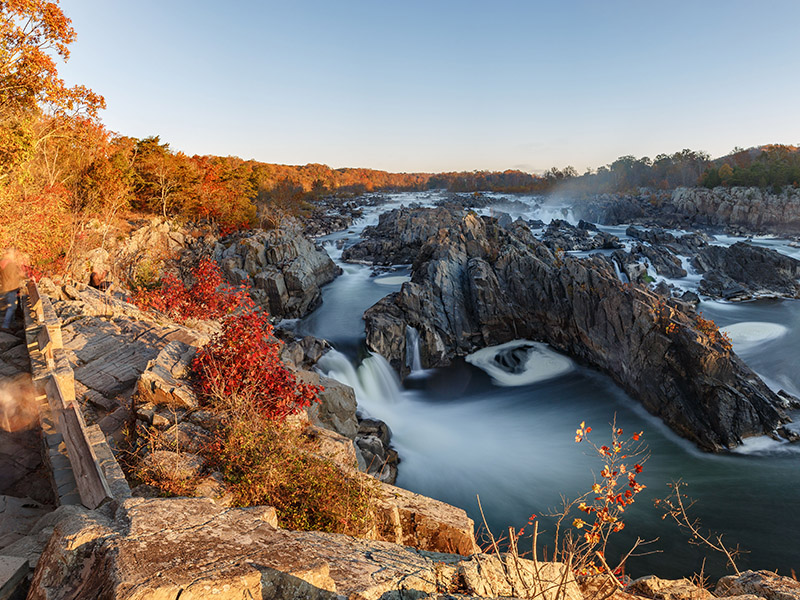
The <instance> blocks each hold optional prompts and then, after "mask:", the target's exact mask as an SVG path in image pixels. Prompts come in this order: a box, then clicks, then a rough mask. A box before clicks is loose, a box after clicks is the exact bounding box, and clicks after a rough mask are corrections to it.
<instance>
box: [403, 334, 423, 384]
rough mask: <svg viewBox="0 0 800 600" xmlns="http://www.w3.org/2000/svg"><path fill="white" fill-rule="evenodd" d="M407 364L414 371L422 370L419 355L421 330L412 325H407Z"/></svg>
mask: <svg viewBox="0 0 800 600" xmlns="http://www.w3.org/2000/svg"><path fill="white" fill-rule="evenodd" d="M406 366H407V367H408V368H409V369H411V372H412V373H416V372H418V371H422V361H421V360H420V357H419V331H417V330H416V329H415V328H414V327H412V326H411V325H406Z"/></svg>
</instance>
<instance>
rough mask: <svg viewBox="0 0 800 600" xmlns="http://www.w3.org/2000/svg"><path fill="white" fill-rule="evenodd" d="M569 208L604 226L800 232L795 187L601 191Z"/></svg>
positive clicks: (798, 193) (799, 200)
mask: <svg viewBox="0 0 800 600" xmlns="http://www.w3.org/2000/svg"><path fill="white" fill-rule="evenodd" d="M574 212H575V214H576V216H579V217H581V218H583V219H586V220H588V221H592V222H595V223H603V224H607V225H617V224H620V223H644V224H656V225H660V226H662V227H671V228H680V229H686V228H704V227H713V228H719V229H728V230H730V231H733V232H737V233H744V234H747V233H775V234H780V235H798V234H800V190H798V189H796V188H788V187H787V188H784V189H783V190H782V191H781V192H780V193H778V194H776V193H773V192H769V191H766V190H762V189H760V188H742V187H734V188H724V187H717V188H714V189H712V190H709V189H706V188H702V187H691V188H685V187H681V188H677V189H675V190H674V191H673V192H672V193H669V192H653V191H646V190H645V191H643V192H642V193H639V194H635V195H630V194H602V195H599V196H592V197H589V198H582V199H580V200H577V201H575V204H574Z"/></svg>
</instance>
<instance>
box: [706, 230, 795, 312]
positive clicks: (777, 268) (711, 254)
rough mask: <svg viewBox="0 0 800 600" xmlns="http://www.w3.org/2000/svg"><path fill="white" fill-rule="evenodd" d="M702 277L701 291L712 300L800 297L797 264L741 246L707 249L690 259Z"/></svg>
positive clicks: (782, 256) (763, 250)
mask: <svg viewBox="0 0 800 600" xmlns="http://www.w3.org/2000/svg"><path fill="white" fill-rule="evenodd" d="M692 266H693V267H694V268H695V269H697V270H698V271H699V272H700V273H703V280H702V282H701V284H700V291H701V292H702V293H704V294H707V295H709V296H713V297H715V298H727V299H740V300H741V299H747V298H750V297H753V296H781V297H788V298H798V297H800V284H798V281H797V279H798V277H800V261H798V260H795V259H793V258H791V257H789V256H784V255H783V254H780V253H778V252H776V251H775V250H772V249H770V248H760V247H758V246H751V245H749V244H746V243H744V242H737V243H736V244H734V245H732V246H730V247H729V248H725V247H722V246H707V247H706V248H703V249H702V250H701V251H700V252H699V253H698V254H697V256H696V257H695V258H694V259H692Z"/></svg>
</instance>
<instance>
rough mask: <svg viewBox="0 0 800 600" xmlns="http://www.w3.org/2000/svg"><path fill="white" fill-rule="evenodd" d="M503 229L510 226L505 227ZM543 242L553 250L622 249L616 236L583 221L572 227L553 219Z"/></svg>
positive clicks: (545, 231) (567, 223)
mask: <svg viewBox="0 0 800 600" xmlns="http://www.w3.org/2000/svg"><path fill="white" fill-rule="evenodd" d="M498 224H500V225H501V226H503V227H506V228H507V226H508V225H510V222H509V223H508V224H507V225H503V224H502V223H501V222H499V221H498ZM542 241H543V242H544V244H545V246H547V247H548V248H550V249H551V250H564V251H566V250H583V251H586V250H597V249H600V248H602V249H605V250H611V249H614V248H622V244H620V242H619V238H618V237H617V236H615V235H611V234H608V233H605V232H604V231H598V230H597V227H595V226H594V225H593V224H592V223H587V222H586V221H581V222H580V223H578V226H577V227H576V226H575V225H572V224H571V223H569V222H568V221H564V220H563V219H553V220H552V221H550V224H549V225H547V228H546V229H545V230H544V235H543V237H542Z"/></svg>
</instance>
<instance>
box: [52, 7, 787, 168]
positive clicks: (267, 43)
mask: <svg viewBox="0 0 800 600" xmlns="http://www.w3.org/2000/svg"><path fill="white" fill-rule="evenodd" d="M61 7H62V9H63V10H64V12H65V14H66V15H67V16H68V17H70V18H71V19H72V21H73V26H74V27H75V29H76V31H77V33H78V39H77V41H76V42H75V44H73V46H72V56H71V58H70V61H69V62H68V63H67V64H66V65H63V66H62V67H61V73H62V75H63V76H64V77H65V79H66V80H67V82H68V83H82V84H85V85H87V86H89V87H91V88H92V89H94V90H95V91H97V92H99V93H101V94H103V95H104V96H105V98H106V101H107V103H108V109H107V110H106V111H104V113H103V120H104V122H105V124H106V125H107V126H108V127H109V128H110V129H111V130H113V131H116V132H119V133H122V134H125V135H131V136H135V137H145V136H148V135H160V136H161V139H162V140H163V141H166V142H169V143H170V145H171V147H172V148H174V149H176V150H181V151H183V152H186V153H187V154H219V155H236V156H241V157H242V158H254V159H257V160H261V161H265V162H276V163H284V164H305V163H309V162H319V163H325V164H328V165H330V166H332V167H345V166H352V167H356V166H358V167H371V168H376V169H384V170H388V171H447V170H473V169H490V170H502V169H506V168H520V169H523V170H525V171H529V172H535V171H542V170H544V169H547V168H549V167H551V166H554V165H555V166H559V167H563V166H566V165H568V164H571V165H574V166H575V167H576V168H578V170H579V171H581V172H582V171H583V170H584V169H585V168H586V167H597V166H599V165H602V164H606V163H609V162H611V161H613V160H614V159H615V158H617V157H618V156H621V155H623V154H633V155H635V156H637V157H640V156H650V157H651V158H652V157H653V156H655V155H656V154H658V153H661V152H668V153H671V152H675V151H677V150H680V149H682V148H691V149H694V150H705V151H707V152H709V153H710V154H711V155H712V156H719V155H723V154H726V153H727V152H729V151H730V150H731V149H732V148H733V147H734V146H737V145H738V146H743V147H748V146H753V145H757V144H764V143H794V144H797V143H800V48H799V47H798V40H799V39H800V2H798V1H797V0H769V1H767V2H753V1H752V0H748V1H737V0H719V1H697V0H687V1H672V2H651V1H647V0H635V1H633V0H632V1H624V2H623V1H616V2H615V1H605V2H602V1H599V0H595V1H584V2H569V1H566V0H563V1H556V0H553V1H551V2H535V1H533V0H529V1H518V2H504V1H500V0H495V1H488V0H487V1H485V2H471V1H469V0H458V1H444V0H425V1H416V0H403V1H389V0H363V1H361V0H359V1H350V0H324V1H320V2H310V1H303V0H290V1H286V0H283V1H280V2H272V1H257V0H249V1H236V0H232V1H231V2H208V1H206V0H191V1H186V0H157V1H156V0H135V1H124V0H62V2H61Z"/></svg>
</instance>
